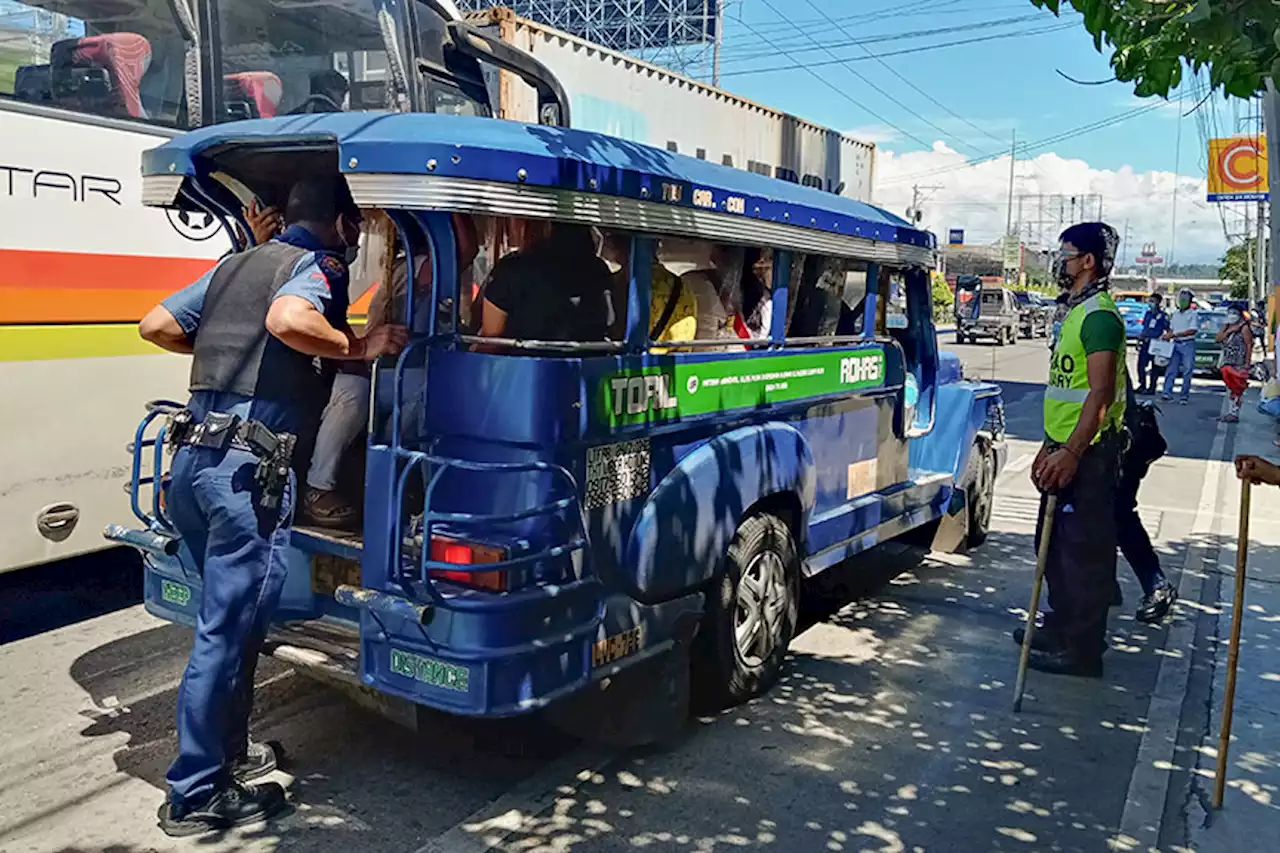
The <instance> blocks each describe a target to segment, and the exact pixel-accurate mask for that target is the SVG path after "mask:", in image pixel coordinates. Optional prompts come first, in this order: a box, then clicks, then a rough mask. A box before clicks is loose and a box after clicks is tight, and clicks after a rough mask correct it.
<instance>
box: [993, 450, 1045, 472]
mask: <svg viewBox="0 0 1280 853" xmlns="http://www.w3.org/2000/svg"><path fill="white" fill-rule="evenodd" d="M1036 452H1037V453H1038V452H1039V451H1036ZM1035 461H1036V453H1024V454H1022V455H1021V456H1019V457H1018V458H1017V459H1015V460H1013V461H1012V462H1010V463H1009V464H1008V465H1006V466H1004V470H1003V471H1001V472H1000V476H1002V477H1003V476H1005V475H1006V474H1020V473H1022V472H1023V471H1025V470H1027V469H1028V468H1030V467H1031V463H1032V462H1035Z"/></svg>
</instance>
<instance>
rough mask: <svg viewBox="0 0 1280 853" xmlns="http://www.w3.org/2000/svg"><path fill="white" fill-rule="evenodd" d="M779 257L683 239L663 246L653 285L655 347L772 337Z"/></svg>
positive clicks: (702, 348) (666, 240) (729, 347)
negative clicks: (775, 264)
mask: <svg viewBox="0 0 1280 853" xmlns="http://www.w3.org/2000/svg"><path fill="white" fill-rule="evenodd" d="M772 267H773V256H772V254H771V253H769V254H766V253H765V252H764V251H762V250H760V249H756V248H744V247H742V246H730V245H722V244H716V243H708V242H703V241H695V240H684V239H678V238H674V237H671V238H664V239H662V240H660V241H659V243H658V250H657V255H656V257H655V259H654V268H653V279H652V283H651V286H650V288H651V299H652V304H651V308H652V311H651V316H650V337H651V338H652V340H653V342H655V343H666V342H678V341H684V342H694V341H696V342H698V343H707V342H711V341H725V342H726V344H725V346H723V347H711V348H708V347H705V346H700V347H698V348H697V349H698V351H700V352H706V351H709V350H710V351H715V350H721V351H724V350H732V349H740V348H741V345H737V346H735V345H733V344H731V343H728V342H731V341H746V340H752V339H757V340H758V339H762V338H765V337H768V334H769V324H770V322H771V320H772V308H773V305H772V300H771V291H772V289H771V287H770V285H769V283H767V282H766V281H765V278H764V277H768V278H769V280H770V281H771V279H772V274H773V273H772Z"/></svg>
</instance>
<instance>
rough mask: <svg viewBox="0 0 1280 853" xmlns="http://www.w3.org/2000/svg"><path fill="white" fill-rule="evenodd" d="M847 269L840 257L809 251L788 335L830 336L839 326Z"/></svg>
mask: <svg viewBox="0 0 1280 853" xmlns="http://www.w3.org/2000/svg"><path fill="white" fill-rule="evenodd" d="M847 272H848V270H847V267H846V262H845V261H844V260H843V259H842V258H829V257H825V256H822V255H809V256H808V257H806V258H805V260H804V265H803V271H802V273H801V277H800V285H799V287H798V288H797V289H796V292H795V303H796V307H795V311H794V313H792V315H791V323H790V325H789V326H788V328H787V335H788V336H789V337H793V338H815V337H817V338H829V337H833V336H834V335H835V334H836V331H837V329H838V328H839V326H840V312H841V306H842V305H843V304H844V295H845V288H846V284H847V276H846V273H847Z"/></svg>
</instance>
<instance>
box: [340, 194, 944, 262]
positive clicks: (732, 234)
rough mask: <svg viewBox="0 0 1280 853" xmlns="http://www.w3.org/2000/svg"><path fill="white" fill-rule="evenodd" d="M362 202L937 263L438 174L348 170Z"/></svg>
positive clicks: (855, 241)
mask: <svg viewBox="0 0 1280 853" xmlns="http://www.w3.org/2000/svg"><path fill="white" fill-rule="evenodd" d="M345 177H346V179H347V185H348V186H349V187H350V188H351V195H352V198H354V199H355V202H356V204H358V205H360V206H361V207H383V208H386V207H390V208H401V209H408V210H447V211H457V212H461V213H473V214H481V215H485V216H521V217H527V218H534V219H555V220H560V221H562V222H577V223H581V224H583V225H599V226H603V227H606V228H617V229H621V230H624V231H636V232H640V233H646V234H670V235H673V236H675V235H679V236H683V237H691V238H694V239H700V240H711V241H714V242H720V243H737V244H747V245H757V246H772V247H775V248H780V249H787V250H790V251H794V252H805V253H808V254H820V255H827V256H831V257H843V258H856V259H858V260H864V261H870V262H874V263H882V264H888V265H890V266H896V267H905V266H917V267H925V268H930V269H931V268H932V267H933V263H934V252H933V250H932V249H928V248H924V247H921V246H911V245H907V244H903V243H888V242H884V241H879V240H868V239H866V238H865V237H853V236H848V237H846V236H842V235H838V234H831V233H828V232H825V231H816V230H812V229H809V228H805V227H802V226H797V225H787V224H784V223H777V222H764V221H761V220H758V219H752V218H751V217H749V216H735V215H732V214H727V213H719V212H717V211H710V210H689V209H688V208H681V207H674V206H671V205H666V204H662V203H659V202H653V201H638V200H636V199H628V198H619V197H617V196H612V195H604V194H602V193H587V192H577V191H571V190H557V189H547V188H544V187H530V186H521V185H519V184H505V183H498V182H494V181H479V180H475V179H472V178H450V177H445V176H439V175H389V174H362V173H358V172H356V173H353V172H348V173H347V174H346V175H345Z"/></svg>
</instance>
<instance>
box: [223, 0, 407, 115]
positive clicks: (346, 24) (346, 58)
mask: <svg viewBox="0 0 1280 853" xmlns="http://www.w3.org/2000/svg"><path fill="white" fill-rule="evenodd" d="M218 28H219V32H218V39H217V48H218V56H219V59H220V64H221V69H220V70H221V74H222V81H223V87H222V88H223V98H224V101H223V115H222V116H221V117H220V120H222V121H234V120H237V119H244V118H268V117H271V116H277V115H291V114H299V113H328V112H342V111H346V110H353V111H359V110H381V109H387V108H389V107H392V106H393V105H394V91H396V90H397V87H396V86H393V87H392V90H393V92H392V94H391V95H390V96H389V93H388V85H389V84H390V83H391V82H392V80H393V79H394V77H393V74H392V69H391V65H390V63H388V61H387V51H386V43H385V42H384V40H383V35H382V33H383V30H382V28H381V27H380V26H379V20H378V13H377V11H376V9H375V7H374V4H373V3H308V2H299V0H218ZM388 30H389V31H390V32H394V26H389V27H388ZM215 67H217V66H215ZM399 88H402V87H399Z"/></svg>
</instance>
